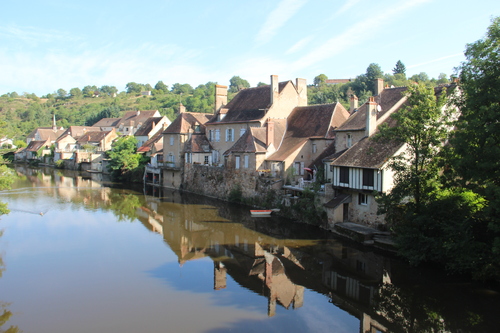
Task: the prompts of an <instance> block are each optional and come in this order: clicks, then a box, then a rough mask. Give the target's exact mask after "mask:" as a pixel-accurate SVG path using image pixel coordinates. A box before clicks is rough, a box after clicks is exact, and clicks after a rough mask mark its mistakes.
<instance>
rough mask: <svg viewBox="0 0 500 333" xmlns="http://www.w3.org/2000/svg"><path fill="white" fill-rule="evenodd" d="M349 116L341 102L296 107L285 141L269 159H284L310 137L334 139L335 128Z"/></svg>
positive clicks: (289, 121) (291, 115) (289, 119)
mask: <svg viewBox="0 0 500 333" xmlns="http://www.w3.org/2000/svg"><path fill="white" fill-rule="evenodd" d="M348 116H349V113H348V112H347V110H346V109H345V108H344V107H343V106H342V105H341V104H340V103H333V104H321V105H312V106H298V107H296V108H295V109H294V110H293V111H292V113H291V114H290V116H289V117H288V126H287V130H286V134H285V138H284V139H283V143H282V144H281V146H280V147H279V149H278V151H276V152H275V153H274V154H273V155H271V156H270V157H269V158H268V160H272V161H283V160H285V159H286V158H287V157H288V156H290V154H291V153H292V152H294V151H296V150H297V149H299V148H300V147H302V146H303V145H304V144H305V143H306V142H307V141H308V140H310V139H334V138H335V132H334V130H335V128H337V127H338V126H340V125H341V124H342V123H343V122H344V121H345V120H346V119H347V117H348Z"/></svg>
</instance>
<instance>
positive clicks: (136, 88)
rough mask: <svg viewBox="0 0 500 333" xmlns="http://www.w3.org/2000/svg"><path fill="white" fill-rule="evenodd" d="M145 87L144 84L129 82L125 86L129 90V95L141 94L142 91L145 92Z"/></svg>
mask: <svg viewBox="0 0 500 333" xmlns="http://www.w3.org/2000/svg"><path fill="white" fill-rule="evenodd" d="M143 87H144V85H143V84H140V83H135V82H129V83H127V84H126V85H125V88H126V89H127V94H140V93H141V91H142V90H143V89H142V88H143Z"/></svg>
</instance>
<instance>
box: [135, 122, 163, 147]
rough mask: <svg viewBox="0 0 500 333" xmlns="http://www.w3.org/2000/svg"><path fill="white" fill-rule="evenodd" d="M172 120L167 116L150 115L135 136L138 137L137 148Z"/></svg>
mask: <svg viewBox="0 0 500 333" xmlns="http://www.w3.org/2000/svg"><path fill="white" fill-rule="evenodd" d="M171 123H172V122H171V121H170V120H169V119H168V118H167V117H165V116H163V117H161V116H160V117H149V118H148V119H146V120H145V121H144V123H143V124H142V126H141V127H139V128H138V129H137V131H135V133H134V136H135V138H136V139H137V148H140V147H141V146H142V145H143V144H144V143H145V142H146V141H148V140H149V139H151V138H152V137H153V136H154V135H155V134H157V133H158V132H162V131H163V130H165V129H166V128H167V127H168V126H169V125H170V124H171Z"/></svg>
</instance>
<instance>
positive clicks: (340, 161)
mask: <svg viewBox="0 0 500 333" xmlns="http://www.w3.org/2000/svg"><path fill="white" fill-rule="evenodd" d="M402 146H403V143H401V142H396V141H389V142H387V141H375V140H374V139H373V138H368V137H365V138H363V139H361V140H360V141H359V142H357V143H356V144H355V145H353V146H352V147H351V148H349V149H348V150H347V151H346V152H345V153H343V154H342V155H340V157H338V158H337V159H335V160H333V162H332V163H331V164H332V165H336V166H346V167H356V168H370V169H380V168H382V166H383V165H384V164H385V163H386V162H387V161H388V160H389V158H390V157H392V156H394V154H396V152H397V151H398V150H399V149H400V148H401V147H402Z"/></svg>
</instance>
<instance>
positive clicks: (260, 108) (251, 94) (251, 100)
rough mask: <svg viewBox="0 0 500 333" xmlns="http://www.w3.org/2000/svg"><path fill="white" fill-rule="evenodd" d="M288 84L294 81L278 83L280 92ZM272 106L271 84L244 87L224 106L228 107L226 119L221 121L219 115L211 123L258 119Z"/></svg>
mask: <svg viewBox="0 0 500 333" xmlns="http://www.w3.org/2000/svg"><path fill="white" fill-rule="evenodd" d="M287 84H292V85H293V83H292V81H285V82H280V83H279V84H278V92H281V91H282V90H283V89H284V88H285V86H286V85H287ZM270 106H271V86H270V85H265V86H260V87H254V88H247V89H243V90H240V91H239V92H238V93H237V94H236V95H235V96H234V98H233V99H232V100H231V101H230V102H229V103H228V104H227V105H226V106H224V107H223V108H224V109H227V114H226V116H225V117H224V119H222V120H220V121H219V120H217V117H214V118H213V119H212V120H211V121H210V122H209V124H213V123H217V124H219V123H220V124H223V123H233V122H249V121H258V120H260V119H262V118H263V117H264V116H265V114H266V112H267V109H269V107H270Z"/></svg>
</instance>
